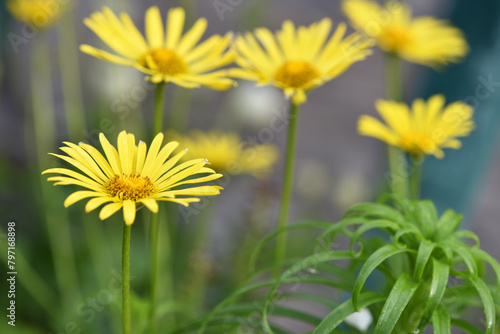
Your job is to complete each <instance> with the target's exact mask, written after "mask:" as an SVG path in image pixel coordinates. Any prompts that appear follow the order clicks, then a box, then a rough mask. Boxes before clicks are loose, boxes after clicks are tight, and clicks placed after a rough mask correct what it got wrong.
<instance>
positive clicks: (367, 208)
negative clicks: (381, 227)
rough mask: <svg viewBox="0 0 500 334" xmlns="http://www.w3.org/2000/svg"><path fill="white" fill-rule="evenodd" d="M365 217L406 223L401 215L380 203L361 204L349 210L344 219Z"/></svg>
mask: <svg viewBox="0 0 500 334" xmlns="http://www.w3.org/2000/svg"><path fill="white" fill-rule="evenodd" d="M349 216H363V217H367V218H373V219H377V218H379V219H387V220H390V221H393V222H402V221H404V219H403V216H402V215H401V213H400V212H399V211H397V210H395V209H393V208H391V207H390V206H388V205H385V204H380V203H359V204H355V205H353V206H351V207H350V208H349V209H347V211H346V213H345V214H344V217H349Z"/></svg>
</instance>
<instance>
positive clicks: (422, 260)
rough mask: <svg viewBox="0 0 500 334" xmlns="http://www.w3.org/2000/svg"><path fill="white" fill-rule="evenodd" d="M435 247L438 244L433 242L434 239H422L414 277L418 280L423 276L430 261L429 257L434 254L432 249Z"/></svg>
mask: <svg viewBox="0 0 500 334" xmlns="http://www.w3.org/2000/svg"><path fill="white" fill-rule="evenodd" d="M434 247H436V244H435V243H433V242H432V241H429V240H427V239H422V240H421V241H420V246H419V247H418V252H417V260H416V263H415V272H414V273H413V277H414V278H415V279H416V280H419V279H421V278H422V275H423V274H424V270H425V266H426V265H427V262H428V261H429V258H430V256H431V254H432V251H433V250H434Z"/></svg>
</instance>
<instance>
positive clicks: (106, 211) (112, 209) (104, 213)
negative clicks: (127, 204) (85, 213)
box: [99, 203, 123, 220]
mask: <svg viewBox="0 0 500 334" xmlns="http://www.w3.org/2000/svg"><path fill="white" fill-rule="evenodd" d="M122 207H123V203H110V204H108V205H106V206H104V207H103V208H102V209H101V212H99V219H101V220H105V219H108V218H109V217H111V216H112V215H113V214H115V213H116V211H118V210H120V209H121V208H122Z"/></svg>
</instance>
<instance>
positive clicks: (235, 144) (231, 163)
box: [167, 130, 279, 178]
mask: <svg viewBox="0 0 500 334" xmlns="http://www.w3.org/2000/svg"><path fill="white" fill-rule="evenodd" d="M167 138H169V139H170V138H172V139H174V140H176V141H178V142H180V143H182V145H184V146H186V147H189V151H188V152H187V154H186V155H185V156H184V159H191V158H193V157H196V156H199V154H202V155H203V156H204V157H206V158H207V159H208V161H210V167H211V168H213V169H214V170H215V171H217V172H228V173H230V174H232V175H237V174H251V175H253V176H255V177H258V178H262V177H265V176H267V175H268V174H269V173H270V172H271V171H272V168H273V166H274V164H275V163H276V162H277V160H278V156H279V150H278V148H277V147H276V146H274V145H271V144H263V145H255V146H249V147H248V146H246V145H245V142H243V141H242V140H241V138H240V136H239V135H238V134H236V133H224V132H222V131H216V130H215V131H210V132H202V131H192V132H191V133H189V134H186V135H180V134H177V133H175V132H170V133H168V134H167Z"/></svg>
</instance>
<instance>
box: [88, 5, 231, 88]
mask: <svg viewBox="0 0 500 334" xmlns="http://www.w3.org/2000/svg"><path fill="white" fill-rule="evenodd" d="M185 15H186V14H185V12H184V9H182V8H173V9H170V10H169V11H168V15H167V20H166V24H165V25H166V29H165V27H164V25H163V21H162V17H161V14H160V10H159V9H158V7H156V6H153V7H150V8H149V9H148V10H147V12H146V16H145V30H146V31H145V32H146V38H144V37H143V35H142V34H141V33H140V32H139V30H138V29H137V28H136V26H135V25H134V23H133V22H132V20H131V18H130V16H129V15H128V14H126V13H121V14H120V17H118V16H116V15H115V13H113V12H112V11H111V10H110V9H109V8H106V7H105V8H104V9H103V10H102V12H96V13H94V14H92V15H91V16H90V18H86V19H85V20H84V23H85V25H87V27H89V28H90V29H91V30H92V31H93V32H95V33H96V35H97V36H98V37H99V38H100V39H101V40H102V41H103V42H104V43H105V44H107V45H108V46H109V47H110V48H111V49H112V50H113V51H114V52H115V53H116V54H118V55H116V54H111V53H109V52H106V51H103V50H99V49H97V48H94V47H92V46H89V45H82V46H81V47H80V49H81V50H82V51H83V52H85V53H88V54H90V55H92V56H94V57H97V58H99V59H103V60H106V61H110V62H112V63H116V64H119V65H125V66H132V67H135V68H137V69H139V70H140V71H142V72H144V73H146V74H147V75H148V77H149V78H150V80H151V81H152V82H154V83H160V82H172V83H174V84H176V85H179V86H182V87H186V88H197V87H200V86H206V87H210V88H213V89H218V90H224V89H228V88H230V87H231V86H233V85H234V84H235V83H234V81H232V80H231V79H229V78H227V77H226V71H224V70H220V68H221V67H223V66H225V65H228V64H230V63H232V62H233V60H234V55H233V53H232V52H231V51H228V46H229V44H230V43H231V39H232V37H231V36H232V35H231V33H228V34H226V35H225V36H219V35H214V36H212V37H210V38H209V39H207V40H206V41H204V42H202V43H199V41H200V39H201V37H202V36H203V34H204V32H205V30H206V28H207V20H206V19H204V18H200V19H198V20H197V21H196V23H195V24H194V25H193V27H192V28H191V29H190V30H189V31H187V32H186V33H185V34H183V28H184V20H185Z"/></svg>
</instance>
